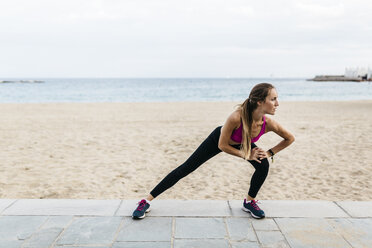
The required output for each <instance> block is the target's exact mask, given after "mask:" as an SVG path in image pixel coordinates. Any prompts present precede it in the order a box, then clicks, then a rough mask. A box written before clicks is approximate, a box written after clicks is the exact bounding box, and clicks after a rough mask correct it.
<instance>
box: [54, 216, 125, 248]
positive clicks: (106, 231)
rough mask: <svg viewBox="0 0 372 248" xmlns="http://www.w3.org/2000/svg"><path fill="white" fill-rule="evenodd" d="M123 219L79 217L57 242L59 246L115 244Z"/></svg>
mask: <svg viewBox="0 0 372 248" xmlns="http://www.w3.org/2000/svg"><path fill="white" fill-rule="evenodd" d="M121 221H122V218H121V217H79V218H75V219H74V220H73V222H72V223H71V225H69V226H68V228H67V229H66V230H65V232H64V233H63V234H62V236H61V237H60V238H59V239H58V240H57V244H58V245H93V244H94V245H107V244H110V243H112V242H113V240H114V238H115V234H116V233H117V231H118V228H119V225H120V223H121Z"/></svg>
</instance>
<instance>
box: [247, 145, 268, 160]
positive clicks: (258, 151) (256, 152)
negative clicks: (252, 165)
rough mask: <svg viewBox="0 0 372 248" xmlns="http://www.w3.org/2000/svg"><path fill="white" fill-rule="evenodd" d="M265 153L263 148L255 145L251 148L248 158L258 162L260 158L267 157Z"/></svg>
mask: <svg viewBox="0 0 372 248" xmlns="http://www.w3.org/2000/svg"><path fill="white" fill-rule="evenodd" d="M267 157H268V156H267V153H266V151H265V150H264V149H262V148H259V147H255V148H253V149H251V155H250V156H249V159H248V160H254V161H257V162H258V163H261V161H260V160H262V159H264V158H267Z"/></svg>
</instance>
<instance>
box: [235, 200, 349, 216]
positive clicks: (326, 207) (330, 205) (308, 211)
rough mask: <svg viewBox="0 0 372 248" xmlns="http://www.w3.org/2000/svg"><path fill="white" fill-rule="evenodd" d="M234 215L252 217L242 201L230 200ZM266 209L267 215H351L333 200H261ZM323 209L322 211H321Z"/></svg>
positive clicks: (262, 206) (263, 208)
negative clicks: (243, 208)
mask: <svg viewBox="0 0 372 248" xmlns="http://www.w3.org/2000/svg"><path fill="white" fill-rule="evenodd" d="M229 203H230V206H231V208H232V215H233V216H241V217H251V215H250V214H248V213H245V212H244V211H242V210H241V208H242V204H243V203H242V201H238V200H232V201H229ZM258 206H259V207H260V208H261V209H262V210H264V211H265V216H266V217H268V218H273V217H314V218H319V217H349V216H348V215H347V214H346V213H345V212H344V211H343V210H342V209H341V208H340V207H338V206H337V204H335V203H334V202H331V201H295V200H293V201H284V200H283V201H282V200H267V201H264V200H263V201H260V204H259V205H258ZM319 209H321V211H319Z"/></svg>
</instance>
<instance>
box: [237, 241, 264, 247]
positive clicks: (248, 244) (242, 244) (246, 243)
mask: <svg viewBox="0 0 372 248" xmlns="http://www.w3.org/2000/svg"><path fill="white" fill-rule="evenodd" d="M231 247H232V248H260V245H259V244H258V243H257V242H249V241H243V242H231Z"/></svg>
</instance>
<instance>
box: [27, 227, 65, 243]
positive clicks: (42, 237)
mask: <svg viewBox="0 0 372 248" xmlns="http://www.w3.org/2000/svg"><path fill="white" fill-rule="evenodd" d="M62 231H63V229H62V228H56V227H54V228H46V229H42V230H40V231H39V232H37V233H36V234H34V235H33V236H32V237H31V238H30V239H28V240H26V241H25V242H24V244H23V246H22V248H49V247H50V246H51V245H52V244H53V242H54V241H55V240H56V239H57V238H58V236H59V235H60V234H61V232H62Z"/></svg>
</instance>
